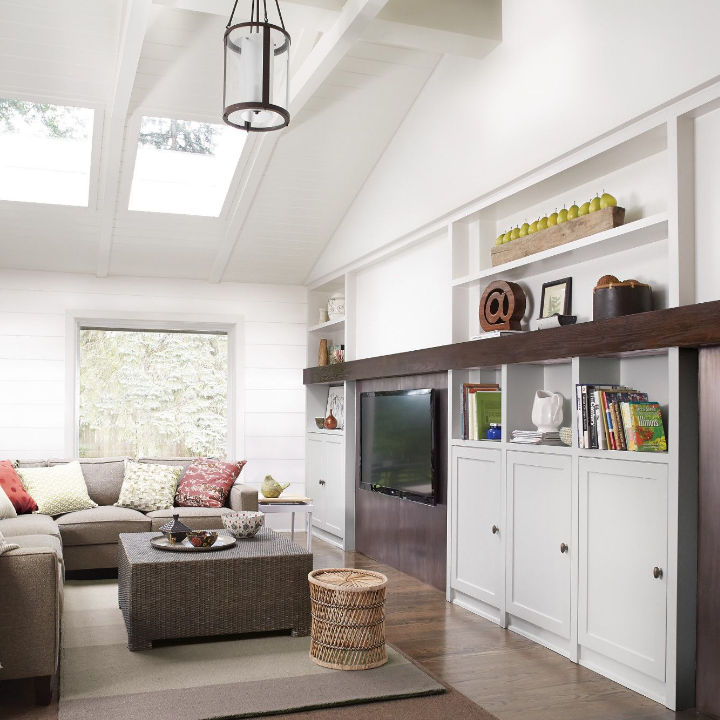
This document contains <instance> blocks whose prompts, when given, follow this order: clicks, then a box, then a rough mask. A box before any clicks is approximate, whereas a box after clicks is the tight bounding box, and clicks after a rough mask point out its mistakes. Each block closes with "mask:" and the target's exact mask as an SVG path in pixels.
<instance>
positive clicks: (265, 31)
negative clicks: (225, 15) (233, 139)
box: [223, 0, 290, 132]
mask: <svg viewBox="0 0 720 720" xmlns="http://www.w3.org/2000/svg"><path fill="white" fill-rule="evenodd" d="M237 4H238V0H235V4H234V5H233V9H232V13H231V14H230V20H228V24H227V29H226V30H225V76H224V85H223V120H224V121H225V122H226V123H227V124H228V125H232V127H236V128H240V129H241V130H247V131H248V132H269V131H270V130H280V129H281V128H284V127H285V126H286V125H287V124H288V123H289V122H290V113H289V111H288V106H289V91H288V84H289V72H288V71H289V69H290V35H288V33H287V31H286V30H285V23H284V22H283V18H282V13H281V12H280V5H279V3H278V0H275V7H276V8H277V14H278V18H279V22H280V24H279V25H273V24H272V23H270V22H269V21H268V12H267V0H252V7H251V9H250V21H249V22H244V23H238V24H236V25H233V18H234V16H235V10H236V8H237ZM261 4H262V9H263V15H264V19H263V20H262V21H261V20H260V6H261Z"/></svg>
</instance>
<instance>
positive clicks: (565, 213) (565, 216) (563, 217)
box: [557, 208, 568, 225]
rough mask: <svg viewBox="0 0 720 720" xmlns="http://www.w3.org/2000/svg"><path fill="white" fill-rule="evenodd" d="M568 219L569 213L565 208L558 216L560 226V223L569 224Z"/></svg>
mask: <svg viewBox="0 0 720 720" xmlns="http://www.w3.org/2000/svg"><path fill="white" fill-rule="evenodd" d="M567 219H568V211H567V210H566V209H565V208H563V209H562V210H561V211H560V212H559V213H558V216H557V221H558V225H559V224H560V223H564V222H567Z"/></svg>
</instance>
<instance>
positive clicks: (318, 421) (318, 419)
mask: <svg viewBox="0 0 720 720" xmlns="http://www.w3.org/2000/svg"><path fill="white" fill-rule="evenodd" d="M315 424H316V425H317V427H318V430H323V429H324V428H325V418H324V417H316V418H315Z"/></svg>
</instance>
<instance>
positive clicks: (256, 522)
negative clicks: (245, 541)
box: [222, 510, 265, 538]
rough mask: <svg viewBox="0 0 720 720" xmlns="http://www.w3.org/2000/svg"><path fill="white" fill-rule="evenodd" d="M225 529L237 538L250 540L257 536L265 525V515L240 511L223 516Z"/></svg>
mask: <svg viewBox="0 0 720 720" xmlns="http://www.w3.org/2000/svg"><path fill="white" fill-rule="evenodd" d="M222 522H223V525H224V526H225V529H226V530H227V531H228V532H229V533H230V534H231V535H234V536H235V537H236V538H250V537H253V536H255V535H257V533H258V531H259V530H260V528H261V527H262V526H263V525H264V524H265V513H261V512H252V511H251V510H240V511H238V512H231V513H227V514H226V515H223V516H222Z"/></svg>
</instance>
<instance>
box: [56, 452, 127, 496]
mask: <svg viewBox="0 0 720 720" xmlns="http://www.w3.org/2000/svg"><path fill="white" fill-rule="evenodd" d="M125 460H127V458H124V457H113V458H81V459H80V467H81V468H82V473H83V477H84V478H85V484H86V485H87V489H88V495H90V497H91V498H92V500H94V501H95V502H96V503H97V504H98V505H114V504H115V503H116V502H117V501H118V498H119V497H120V488H121V487H122V484H123V478H124V477H125ZM69 462H73V461H72V460H48V465H49V466H50V467H54V466H55V465H67V463H69Z"/></svg>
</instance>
